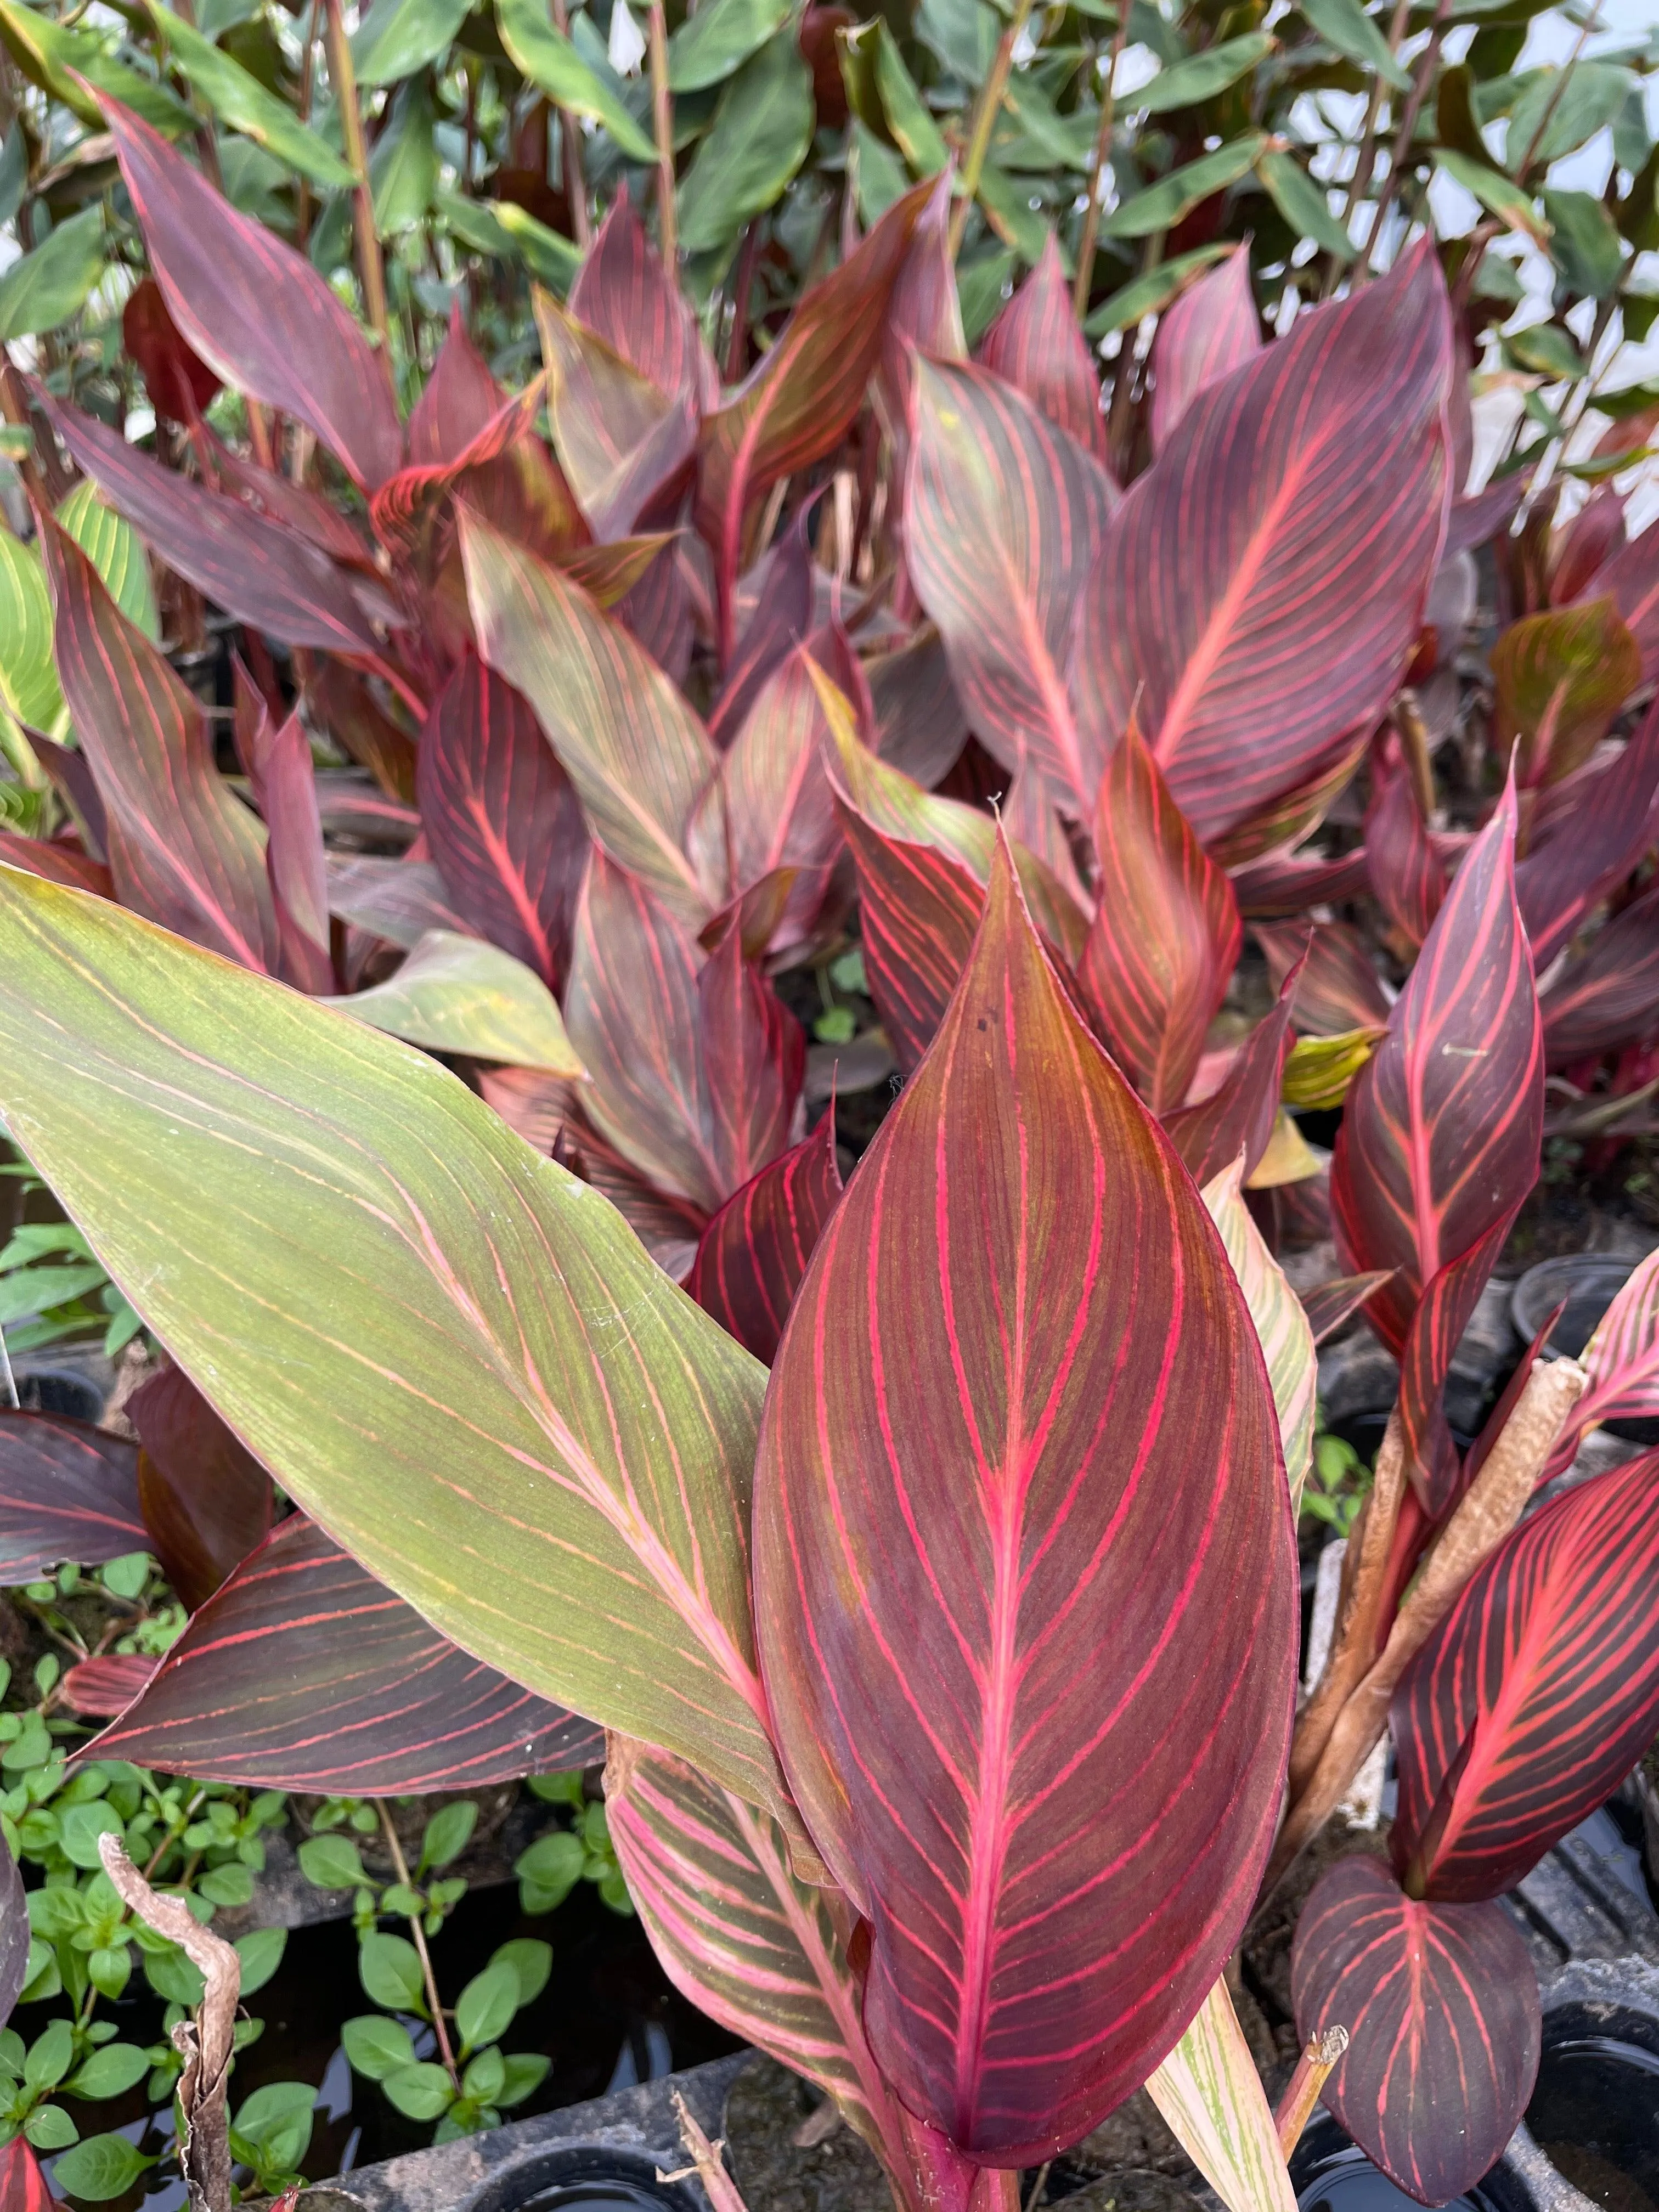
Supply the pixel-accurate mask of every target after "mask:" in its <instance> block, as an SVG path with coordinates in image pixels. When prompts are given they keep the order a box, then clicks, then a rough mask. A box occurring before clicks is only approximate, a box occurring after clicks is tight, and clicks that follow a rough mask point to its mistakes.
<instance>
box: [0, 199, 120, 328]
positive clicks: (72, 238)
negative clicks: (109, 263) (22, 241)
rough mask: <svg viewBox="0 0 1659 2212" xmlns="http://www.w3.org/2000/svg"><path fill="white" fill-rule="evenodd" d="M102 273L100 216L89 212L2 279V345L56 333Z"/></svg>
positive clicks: (78, 308)
mask: <svg viewBox="0 0 1659 2212" xmlns="http://www.w3.org/2000/svg"><path fill="white" fill-rule="evenodd" d="M103 273H104V211H103V209H102V207H101V206H94V207H89V208H87V209H85V210H82V213H81V214H80V215H73V216H70V218H69V220H68V221H67V222H60V223H59V224H58V228H57V229H56V230H54V231H53V232H52V235H51V237H50V238H48V239H47V240H46V242H45V244H44V245H41V246H36V247H35V249H34V251H33V253H26V254H24V256H23V258H21V261H14V262H13V263H12V264H11V267H10V268H9V269H8V270H7V271H6V273H5V275H4V276H0V339H10V338H23V337H33V335H34V334H35V333H36V332H37V331H55V330H56V329H57V328H58V325H60V324H62V323H66V322H68V321H69V319H70V316H71V315H76V314H78V313H80V311H81V309H82V307H83V306H84V305H85V303H86V298H87V295H88V293H89V292H90V291H91V289H92V288H93V286H94V284H95V283H97V282H98V279H99V278H100V276H102V275H103Z"/></svg>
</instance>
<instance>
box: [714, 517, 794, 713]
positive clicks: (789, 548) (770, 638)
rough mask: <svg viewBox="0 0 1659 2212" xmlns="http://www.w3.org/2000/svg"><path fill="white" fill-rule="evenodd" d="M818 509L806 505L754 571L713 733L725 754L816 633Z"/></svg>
mask: <svg viewBox="0 0 1659 2212" xmlns="http://www.w3.org/2000/svg"><path fill="white" fill-rule="evenodd" d="M816 506H817V495H816V494H815V495H813V496H812V497H811V498H809V499H805V500H803V501H802V502H801V504H800V506H799V507H797V509H796V510H795V519H794V520H793V522H792V523H791V524H790V526H789V527H788V529H787V531H785V532H784V534H783V536H782V537H781V538H779V539H778V541H777V543H776V544H775V545H772V546H770V547H769V549H768V550H767V552H766V555H765V556H764V559H763V562H760V563H759V564H757V568H756V570H755V572H754V574H755V575H756V577H757V580H758V581H757V590H756V591H755V592H754V594H753V599H752V605H751V608H750V615H749V619H748V621H747V623H745V624H744V630H743V634H742V635H741V637H740V638H739V639H738V646H737V651H736V653H734V655H733V656H732V665H731V666H730V668H728V669H727V671H726V681H725V683H724V684H722V685H721V687H720V695H719V696H718V698H717V699H716V700H715V702H714V706H713V707H712V708H711V709H710V711H709V716H708V734H709V736H710V737H711V738H713V739H714V743H715V744H717V745H719V746H720V747H721V748H722V749H724V748H725V747H726V746H727V745H729V744H731V742H732V738H734V737H735V736H736V735H737V733H738V731H739V730H740V729H741V728H742V727H743V725H744V720H745V718H746V717H747V715H748V713H749V710H750V708H751V707H752V706H753V705H754V703H755V701H756V699H757V697H758V696H759V695H760V690H761V686H762V685H763V684H764V683H765V681H766V679H767V678H768V677H769V675H770V674H771V673H772V671H773V670H774V669H775V668H776V667H777V666H778V665H779V664H780V662H781V661H782V660H784V659H786V658H787V655H788V654H789V653H792V652H793V650H794V648H795V647H797V646H798V645H799V644H800V643H801V641H802V640H803V639H804V638H805V636H806V635H807V634H808V632H809V631H810V630H811V629H812V628H813V620H812V615H813V588H812V544H811V539H810V538H809V537H808V536H807V527H808V526H809V524H810V523H811V520H812V511H813V509H814V507H816Z"/></svg>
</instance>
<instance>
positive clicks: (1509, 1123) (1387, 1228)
mask: <svg viewBox="0 0 1659 2212" xmlns="http://www.w3.org/2000/svg"><path fill="white" fill-rule="evenodd" d="M1515 820H1516V798H1515V789H1514V785H1513V782H1512V781H1511V783H1510V787H1509V788H1508V789H1507V790H1506V791H1505V793H1504V797H1503V799H1501V800H1500V802H1499V804H1498V808H1497V810H1496V811H1495V812H1494V813H1493V816H1492V820H1491V821H1490V822H1489V823H1487V825H1486V828H1485V829H1483V830H1482V831H1481V833H1480V836H1479V837H1478V838H1477V839H1476V840H1475V842H1474V844H1473V845H1471V846H1470V848H1469V849H1468V853H1467V854H1465V855H1464V858H1463V860H1462V865H1461V866H1460V867H1459V869H1458V871H1457V873H1456V875H1455V877H1454V878H1452V886H1451V889H1450V890H1449V892H1448V894H1447V896H1446V899H1445V902H1444V904H1443V906H1442V907H1441V909H1440V911H1439V913H1438V915H1437V916H1436V917H1435V922H1434V927H1432V928H1431V930H1430V932H1429V934H1428V936H1427V938H1426V939H1425V941H1424V945H1423V950H1422V951H1421V953H1420V954H1419V956H1418V960H1417V964H1416V966H1415V967H1414V968H1413V970H1412V973H1411V976H1410V978H1409V980H1408V981H1407V984H1406V987H1405V989H1404V990H1403V991H1402V992H1401V994H1400V996H1399V998H1398V999H1397V1000H1395V1005H1394V1007H1393V1010H1392V1012H1390V1014H1389V1028H1388V1034H1387V1036H1385V1037H1384V1038H1383V1042H1382V1044H1381V1045H1380V1046H1379V1047H1378V1048H1377V1050H1376V1054H1374V1055H1373V1056H1372V1058H1371V1059H1370V1060H1368V1061H1367V1063H1366V1065H1365V1066H1364V1069H1363V1070H1362V1071H1361V1073H1360V1075H1359V1078H1358V1081H1357V1082H1356V1083H1355V1085H1354V1086H1353V1088H1352V1091H1350V1092H1349V1094H1348V1100H1347V1104H1346V1109H1345V1111H1344V1114H1343V1116H1342V1126H1341V1127H1340V1129H1339V1131H1338V1132H1337V1139H1336V1150H1335V1157H1334V1160H1333V1162H1332V1167H1331V1212H1332V1221H1333V1226H1334V1233H1335V1237H1336V1245H1337V1255H1338V1258H1339V1259H1340V1261H1341V1263H1342V1265H1343V1266H1344V1267H1346V1269H1347V1270H1348V1272H1349V1273H1355V1274H1358V1273H1363V1272H1364V1271H1365V1270H1367V1269H1369V1268H1372V1267H1392V1268H1394V1269H1395V1270H1396V1271H1397V1272H1396V1273H1395V1275H1394V1277H1393V1278H1392V1279H1391V1280H1390V1281H1389V1282H1388V1283H1387V1284H1385V1285H1383V1287H1382V1288H1381V1289H1379V1290H1378V1291H1376V1294H1375V1295H1374V1296H1373V1297H1372V1298H1371V1299H1370V1303H1369V1304H1368V1305H1367V1307H1366V1318H1367V1319H1368V1320H1369V1321H1370V1323H1371V1326H1372V1327H1373V1328H1374V1329H1375V1330H1376V1334H1378V1336H1380V1337H1381V1338H1382V1340H1383V1343H1384V1344H1385V1345H1387V1346H1388V1347H1389V1350H1390V1351H1391V1352H1395V1353H1396V1354H1397V1355H1403V1356H1405V1357H1406V1364H1407V1368H1408V1370H1410V1372H1409V1374H1408V1376H1407V1388H1406V1389H1405V1390H1404V1393H1403V1396H1402V1414H1403V1418H1404V1419H1405V1422H1406V1426H1407V1443H1408V1446H1409V1447H1410V1448H1411V1449H1412V1450H1413V1453H1415V1454H1416V1455H1418V1457H1417V1463H1416V1465H1415V1467H1414V1468H1413V1480H1414V1481H1416V1482H1417V1483H1418V1484H1419V1489H1420V1491H1421V1493H1422V1497H1423V1503H1424V1504H1425V1505H1427V1506H1428V1507H1429V1508H1430V1509H1431V1511H1432V1510H1435V1508H1436V1505H1437V1501H1440V1500H1442V1498H1443V1492H1444V1490H1445V1486H1446V1485H1447V1483H1448V1481H1449V1479H1450V1473H1451V1471H1452V1470H1451V1469H1450V1468H1449V1465H1448V1462H1447V1460H1446V1456H1445V1455H1446V1451H1447V1449H1449V1439H1448V1438H1447V1437H1446V1436H1445V1434H1444V1421H1443V1416H1442V1414H1441V1413H1440V1406H1439V1399H1440V1391H1441V1387H1442V1385H1443V1383H1444V1381H1445V1376H1446V1367H1447V1365H1449V1361H1450V1358H1451V1352H1452V1349H1453V1347H1454V1346H1455V1344H1456V1342H1457V1340H1458V1337H1459V1336H1460V1335H1461V1334H1462V1329H1463V1326H1464V1323H1465V1322H1467V1321H1468V1316H1469V1315H1470V1313H1472V1312H1473V1310H1474V1303H1475V1300H1476V1298H1477V1297H1479V1295H1480V1288H1481V1285H1483V1284H1484V1282H1485V1281H1486V1276H1487V1275H1488V1274H1489V1273H1490V1272H1491V1268H1492V1262H1493V1261H1494V1260H1495V1259H1496V1257H1497V1255H1498V1249H1500V1248H1501V1246H1502V1243H1503V1241H1504V1237H1505V1236H1506V1235H1507V1234H1508V1231H1509V1227H1510V1224H1511V1223H1512V1222H1513V1220H1514V1218H1515V1216H1516V1212H1518V1210H1519V1208H1520V1206H1521V1204H1522V1200H1524V1199H1525V1197H1526V1195H1527V1193H1528V1191H1529V1190H1530V1189H1531V1188H1532V1186H1533V1183H1534V1181H1535V1180H1536V1178H1537V1174H1538V1161H1539V1152H1540V1147H1541V1143H1542V1138H1543V1121H1544V1055H1543V1044H1542V1027H1541V1022H1540V1019H1539V1013H1538V996H1537V992H1536V989H1535V988H1534V982H1533V969H1532V956H1531V953H1530V952H1529V951H1528V946H1527V939H1526V932H1525V930H1524V929H1523V927H1522V921H1521V914H1520V909H1519V908H1518V907H1517V905H1516V896H1515V863H1514V840H1515ZM1408 1340H1412V1341H1411V1342H1410V1345H1409V1351H1408Z"/></svg>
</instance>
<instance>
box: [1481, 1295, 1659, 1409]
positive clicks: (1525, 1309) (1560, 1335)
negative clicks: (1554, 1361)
mask: <svg viewBox="0 0 1659 2212" xmlns="http://www.w3.org/2000/svg"><path fill="white" fill-rule="evenodd" d="M1636 1266H1637V1262H1636V1261H1634V1260H1632V1259H1630V1258H1628V1257H1626V1256H1624V1255H1619V1254H1615V1253H1611V1252H1569V1253H1565V1254H1563V1255H1561V1257H1559V1259H1554V1260H1541V1261H1539V1263H1538V1265H1537V1266H1536V1267H1528V1270H1527V1272H1526V1273H1525V1274H1524V1275H1522V1276H1521V1277H1520V1279H1518V1280H1517V1282H1516V1285H1515V1289H1514V1291H1513V1292H1512V1293H1511V1295H1510V1316H1511V1317H1512V1319H1513V1321H1514V1322H1515V1328H1516V1334H1517V1336H1519V1337H1520V1338H1522V1340H1524V1341H1525V1342H1526V1343H1528V1344H1530V1343H1531V1341H1532V1340H1533V1338H1534V1336H1536V1335H1537V1334H1538V1332H1539V1330H1540V1329H1541V1328H1542V1327H1543V1326H1544V1323H1545V1322H1547V1320H1548V1319H1549V1317H1550V1315H1551V1313H1552V1312H1553V1310H1554V1309H1555V1308H1556V1307H1557V1306H1558V1305H1562V1307H1563V1310H1562V1313H1561V1317H1560V1319H1559V1321H1558V1322H1556V1324H1555V1327H1554V1328H1553V1329H1552V1330H1551V1331H1550V1335H1549V1341H1548V1343H1547V1346H1546V1347H1545V1349H1546V1350H1547V1352H1556V1353H1559V1355H1560V1356H1561V1357H1563V1358H1567V1359H1577V1357H1578V1355H1579V1354H1580V1352H1583V1349H1584V1346H1586V1345H1587V1344H1588V1343H1589V1340H1590V1338H1591V1336H1592V1335H1593V1334H1594V1333H1595V1326H1596V1323H1597V1322H1599V1321H1600V1320H1601V1316H1602V1315H1603V1314H1604V1313H1606V1311H1607V1308H1608V1307H1609V1306H1610V1305H1611V1304H1613V1299H1614V1298H1615V1297H1617V1296H1618V1294H1619V1292H1620V1291H1621V1290H1623V1288H1624V1286H1625V1285H1626V1283H1627V1282H1628V1281H1629V1279H1630V1278H1631V1276H1632V1273H1634V1271H1635V1268H1636ZM1564 1300H1565V1304H1564V1305H1563V1301H1564ZM1607 1431H1608V1432H1609V1434H1610V1435H1613V1436H1615V1437H1626V1439H1627V1440H1628V1441H1629V1442H1630V1443H1638V1444H1646V1445H1652V1444H1659V1421H1656V1420H1628V1421H1618V1420H1613V1421H1609V1422H1608V1423H1607Z"/></svg>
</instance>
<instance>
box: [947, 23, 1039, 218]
mask: <svg viewBox="0 0 1659 2212" xmlns="http://www.w3.org/2000/svg"><path fill="white" fill-rule="evenodd" d="M1030 19H1031V0H1019V4H1018V7H1017V8H1016V9H1014V20H1013V21H1012V23H1010V24H1009V26H1008V27H1007V29H1006V31H1004V33H1003V34H1002V36H1001V38H1000V39H999V40H998V41H997V51H996V58H995V59H994V61H993V62H992V64H991V72H990V75H989V76H987V78H986V80H985V82H984V85H983V86H982V88H981V91H980V95H979V106H977V107H976V108H975V110H974V128H973V133H972V136H971V137H969V141H968V158H967V160H966V161H964V162H963V165H962V197H961V198H960V199H959V200H958V201H957V204H956V206H955V207H954V208H953V209H952V210H951V259H952V260H953V261H954V260H955V259H956V258H957V254H958V253H959V252H961V251H962V234H963V231H964V230H965V229H966V228H968V210H969V208H971V207H972V205H973V204H974V195H975V193H976V192H977V191H978V190H979V180H980V177H981V173H982V172H983V170H984V167H985V156H986V155H987V153H988V152H989V151H990V148H991V132H992V131H993V130H994V128H995V125H996V119H997V117H998V116H999V115H1000V112H1002V95H1003V94H1004V93H1005V92H1006V91H1007V89H1008V76H1009V72H1010V71H1011V70H1012V68H1013V66H1014V48H1015V47H1016V46H1018V44H1019V42H1020V39H1021V37H1022V36H1023V35H1024V30H1025V26H1026V24H1027V23H1028V22H1030Z"/></svg>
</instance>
